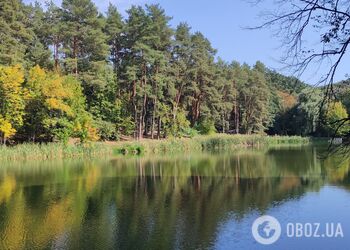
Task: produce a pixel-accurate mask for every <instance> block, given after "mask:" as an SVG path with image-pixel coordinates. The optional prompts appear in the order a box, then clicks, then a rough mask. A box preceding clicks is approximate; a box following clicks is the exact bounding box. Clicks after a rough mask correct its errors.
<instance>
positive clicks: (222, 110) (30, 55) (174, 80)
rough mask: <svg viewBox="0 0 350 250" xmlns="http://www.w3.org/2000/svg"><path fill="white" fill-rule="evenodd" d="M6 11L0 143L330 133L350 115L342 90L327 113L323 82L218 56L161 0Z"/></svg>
mask: <svg viewBox="0 0 350 250" xmlns="http://www.w3.org/2000/svg"><path fill="white" fill-rule="evenodd" d="M0 10H1V11H0V39H1V41H2V42H1V44H0V137H1V141H2V142H3V143H6V141H8V140H9V139H11V141H12V142H24V141H34V142H37V141H38V142H41V141H57V140H59V141H67V140H68V139H69V138H71V137H77V138H80V139H81V140H82V141H85V140H98V139H102V140H116V139H119V138H120V137H121V136H122V135H123V136H130V137H131V136H132V137H134V138H138V139H141V138H143V137H148V138H166V137H169V136H172V137H182V136H193V135H195V134H197V133H201V134H210V133H215V132H221V133H236V134H238V133H240V134H252V133H267V134H281V135H310V134H320V135H325V134H329V133H330V132H331V131H333V132H334V131H336V128H335V127H334V125H333V123H332V121H334V120H335V119H338V118H339V117H340V118H345V117H346V118H347V116H348V115H347V109H348V110H349V108H347V107H348V106H349V105H346V106H344V104H346V99H347V98H343V99H344V100H345V101H343V102H342V101H341V100H340V101H339V100H338V101H334V102H333V104H332V105H330V106H329V108H327V109H324V110H321V111H320V110H319V109H318V108H317V105H318V104H319V102H320V101H321V99H322V90H321V89H319V88H312V87H310V86H308V85H307V84H305V83H303V82H301V81H300V80H298V79H297V78H294V77H288V76H284V75H282V74H279V73H277V72H275V71H273V70H270V69H268V68H267V67H266V66H265V65H264V64H263V63H261V62H259V61H258V62H256V64H255V65H254V66H252V67H251V66H249V65H247V64H240V63H238V62H225V61H223V60H222V59H220V58H217V57H216V53H217V51H216V50H215V49H214V48H213V47H212V45H211V43H210V41H209V40H208V39H207V38H206V37H205V36H204V35H203V34H202V33H200V32H193V31H192V30H191V28H190V26H189V25H188V24H186V23H180V24H179V25H178V26H177V27H175V28H173V27H172V26H171V25H170V20H171V18H170V17H169V16H167V15H166V13H165V11H164V10H163V9H162V8H161V7H160V6H159V5H146V6H143V7H142V6H133V7H131V8H130V9H129V10H127V15H126V17H123V16H122V15H121V14H120V13H119V12H118V9H117V7H116V6H114V5H112V4H110V5H109V8H108V10H107V12H106V13H104V14H102V13H100V12H99V11H98V9H97V7H96V5H95V4H94V3H93V2H92V1H91V0H79V1H78V0H63V1H62V4H61V6H56V5H55V4H54V3H53V2H49V3H47V5H46V6H44V7H43V6H41V5H40V4H38V3H35V4H29V5H26V4H24V3H22V1H20V0H14V1H13V0H4V1H1V3H0ZM342 86H343V85H342ZM341 93H342V96H343V97H346V96H347V93H348V88H342V91H341ZM343 103H344V104H343ZM320 113H322V114H323V117H325V118H327V119H326V120H327V122H326V123H325V124H320V123H319V119H318V118H319V117H320Z"/></svg>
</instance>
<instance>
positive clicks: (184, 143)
mask: <svg viewBox="0 0 350 250" xmlns="http://www.w3.org/2000/svg"><path fill="white" fill-rule="evenodd" d="M309 142H310V140H309V138H305V137H300V136H263V135H226V134H215V135H209V136H196V137H193V138H191V139H189V138H182V139H167V140H141V141H137V142H136V141H135V142H120V143H118V145H117V146H116V149H115V152H116V153H117V154H118V153H119V154H144V153H175V152H198V151H210V150H220V149H226V150H227V149H235V148H247V147H265V146H271V145H305V144H308V143H309Z"/></svg>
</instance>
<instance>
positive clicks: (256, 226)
mask: <svg viewBox="0 0 350 250" xmlns="http://www.w3.org/2000/svg"><path fill="white" fill-rule="evenodd" d="M252 234H253V237H254V239H255V240H256V241H257V242H259V243H260V244H263V245H270V244H273V243H275V242H276V241H277V240H278V239H279V238H280V236H281V224H280V223H279V222H278V220H277V219H276V218H275V217H272V216H269V215H264V216H261V217H259V218H257V219H256V220H255V221H254V223H253V225H252Z"/></svg>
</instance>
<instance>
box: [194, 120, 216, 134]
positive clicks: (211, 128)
mask: <svg viewBox="0 0 350 250" xmlns="http://www.w3.org/2000/svg"><path fill="white" fill-rule="evenodd" d="M196 129H197V130H198V131H199V133H200V134H201V135H213V134H215V133H216V128H215V124H214V121H211V120H208V119H204V120H202V121H200V122H199V124H198V125H197V126H196Z"/></svg>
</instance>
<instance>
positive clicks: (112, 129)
mask: <svg viewBox="0 0 350 250" xmlns="http://www.w3.org/2000/svg"><path fill="white" fill-rule="evenodd" d="M94 125H95V127H96V128H97V133H98V135H99V137H100V139H101V140H103V141H109V140H117V139H118V138H119V135H118V133H117V129H116V125H115V124H113V123H112V122H108V121H103V120H96V121H95V122H94Z"/></svg>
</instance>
